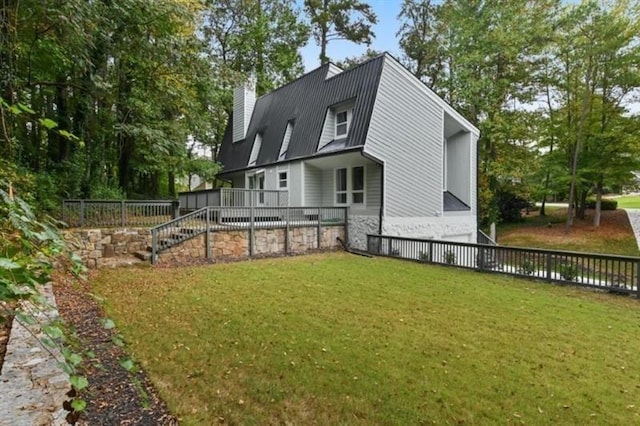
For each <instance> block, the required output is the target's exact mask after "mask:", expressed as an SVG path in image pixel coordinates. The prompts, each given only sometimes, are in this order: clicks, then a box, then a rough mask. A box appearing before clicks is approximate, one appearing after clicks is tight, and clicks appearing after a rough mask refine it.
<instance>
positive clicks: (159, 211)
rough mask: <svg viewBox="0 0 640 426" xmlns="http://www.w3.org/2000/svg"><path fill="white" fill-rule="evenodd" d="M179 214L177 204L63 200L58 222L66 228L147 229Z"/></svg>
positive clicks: (156, 201) (136, 201)
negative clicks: (131, 227) (129, 227)
mask: <svg viewBox="0 0 640 426" xmlns="http://www.w3.org/2000/svg"><path fill="white" fill-rule="evenodd" d="M178 215H179V204H178V202H177V201H170V200H168V201H162V200H147V201H138V200H64V201H63V202H62V221H63V222H64V223H65V224H66V225H67V226H68V227H72V228H73V227H87V226H122V227H123V228H124V227H127V226H151V225H157V224H159V223H164V222H167V221H168V220H171V219H173V218H175V217H177V216H178Z"/></svg>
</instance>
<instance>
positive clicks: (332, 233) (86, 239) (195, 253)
mask: <svg viewBox="0 0 640 426" xmlns="http://www.w3.org/2000/svg"><path fill="white" fill-rule="evenodd" d="M317 232H318V228H317V227H316V226H308V227H301V228H298V227H296V228H291V229H289V235H288V241H287V235H286V233H287V231H286V229H283V228H275V229H257V230H255V231H254V245H253V255H254V256H273V255H284V254H288V253H304V252H307V251H310V250H319V249H320V250H334V249H337V248H339V247H340V243H339V242H338V241H337V239H336V238H337V237H340V238H342V239H344V237H345V232H344V227H343V226H323V227H322V228H321V235H320V247H318V234H317ZM210 235H211V255H212V258H213V259H242V258H247V257H249V254H250V253H249V235H250V232H249V230H220V231H214V232H212V233H211V234H210ZM63 236H64V239H65V241H66V242H67V244H68V245H69V247H70V248H71V250H72V251H73V252H74V253H75V254H77V255H78V256H80V258H82V260H83V261H84V262H85V264H86V265H87V266H88V267H89V268H100V267H103V266H108V265H110V264H111V263H112V261H113V259H114V258H116V257H122V256H127V255H128V256H132V255H133V254H134V253H135V252H136V251H141V250H142V251H144V250H146V249H147V247H148V246H150V245H151V233H150V231H149V228H135V229H134V228H132V229H71V230H65V231H63ZM287 243H288V244H287ZM205 245H206V239H205V235H204V234H202V235H199V236H197V237H195V238H192V239H190V240H187V241H185V242H183V243H182V244H178V245H176V246H174V247H171V248H170V249H168V250H165V251H163V252H161V253H160V254H159V256H158V261H159V262H174V263H175V262H181V261H188V260H193V259H203V258H205V257H206V253H205ZM287 245H288V247H287Z"/></svg>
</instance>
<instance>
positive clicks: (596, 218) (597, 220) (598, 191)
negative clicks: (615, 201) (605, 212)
mask: <svg viewBox="0 0 640 426" xmlns="http://www.w3.org/2000/svg"><path fill="white" fill-rule="evenodd" d="M602 186H603V185H602V175H600V178H599V179H598V183H597V185H596V211H595V213H594V214H593V226H594V227H595V228H598V227H600V215H601V212H602Z"/></svg>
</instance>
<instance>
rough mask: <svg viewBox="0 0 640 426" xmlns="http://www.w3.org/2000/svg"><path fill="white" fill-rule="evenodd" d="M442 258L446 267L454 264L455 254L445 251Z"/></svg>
mask: <svg viewBox="0 0 640 426" xmlns="http://www.w3.org/2000/svg"><path fill="white" fill-rule="evenodd" d="M443 258H444V263H446V264H447V265H455V264H456V254H455V253H454V252H453V251H451V250H447V251H445V252H444V256H443Z"/></svg>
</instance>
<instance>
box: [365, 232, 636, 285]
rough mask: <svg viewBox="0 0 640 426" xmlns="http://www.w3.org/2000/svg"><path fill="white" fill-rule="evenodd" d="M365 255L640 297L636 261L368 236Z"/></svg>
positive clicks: (613, 257)
mask: <svg viewBox="0 0 640 426" xmlns="http://www.w3.org/2000/svg"><path fill="white" fill-rule="evenodd" d="M367 246H368V251H369V253H371V254H374V255H380V256H388V257H397V258H401V259H409V260H415V261H419V262H425V263H434V264H441V265H449V266H458V267H463V268H470V269H475V270H482V271H488V272H496V273H502V274H508V275H515V276H519V277H526V278H537V279H544V280H547V281H553V282H560V283H569V284H573V285H578V286H585V287H594V288H599V289H603V290H611V291H615V292H623V293H635V294H636V295H638V296H640V258H638V257H629V256H612V255H605V254H595V253H579V252H569V251H555V250H541V249H530V248H519V247H505V246H492V245H486V244H471V243H458V242H451V241H438V240H422V239H415V238H404V237H393V236H385V235H367Z"/></svg>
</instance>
